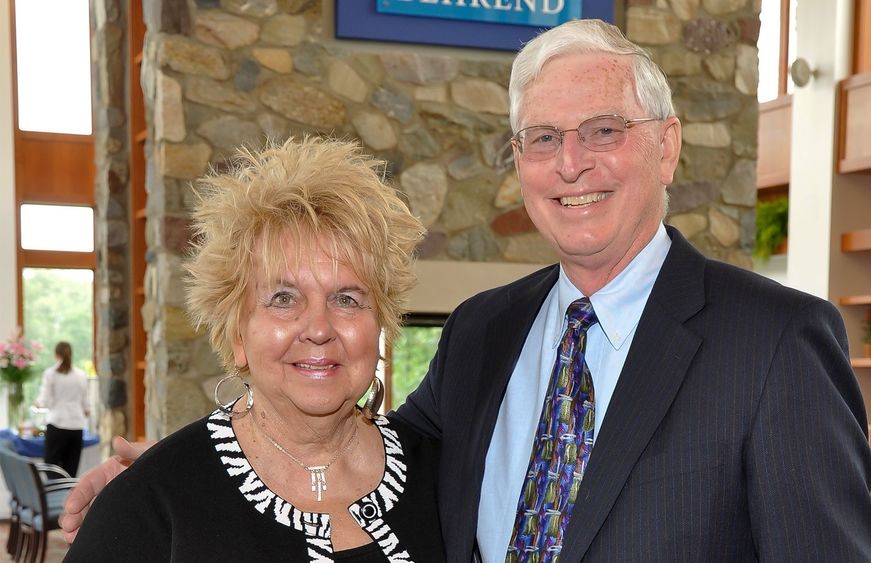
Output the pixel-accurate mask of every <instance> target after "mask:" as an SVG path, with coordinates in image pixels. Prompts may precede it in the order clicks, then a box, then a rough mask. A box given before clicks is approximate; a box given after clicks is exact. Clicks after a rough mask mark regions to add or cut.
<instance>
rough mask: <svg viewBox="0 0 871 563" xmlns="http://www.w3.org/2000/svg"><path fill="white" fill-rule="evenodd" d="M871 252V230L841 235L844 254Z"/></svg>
mask: <svg viewBox="0 0 871 563" xmlns="http://www.w3.org/2000/svg"><path fill="white" fill-rule="evenodd" d="M863 250H871V229H862V230H858V231H849V232H846V233H844V234H842V235H841V251H842V252H860V251H863Z"/></svg>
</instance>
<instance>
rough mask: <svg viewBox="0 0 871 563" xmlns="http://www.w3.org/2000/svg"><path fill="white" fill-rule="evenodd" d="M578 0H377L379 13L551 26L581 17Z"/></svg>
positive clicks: (579, 0)
mask: <svg viewBox="0 0 871 563" xmlns="http://www.w3.org/2000/svg"><path fill="white" fill-rule="evenodd" d="M581 6H582V0H378V3H377V5H376V9H377V10H378V12H380V13H383V14H402V15H406V16H422V17H428V18H447V19H453V20H466V21H483V22H492V23H501V24H516V25H529V26H533V27H554V26H557V25H559V24H561V23H563V22H567V21H569V20H576V19H579V18H580V17H581Z"/></svg>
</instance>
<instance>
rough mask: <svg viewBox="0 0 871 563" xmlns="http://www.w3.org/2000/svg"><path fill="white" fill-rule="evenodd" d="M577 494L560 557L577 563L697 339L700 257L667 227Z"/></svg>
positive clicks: (655, 423) (661, 411) (670, 395)
mask: <svg viewBox="0 0 871 563" xmlns="http://www.w3.org/2000/svg"><path fill="white" fill-rule="evenodd" d="M668 232H669V235H670V236H671V237H672V246H671V249H670V250H669V253H668V256H667V257H666V260H665V262H664V264H663V266H662V269H661V270H660V273H659V276H658V278H657V280H656V283H655V284H654V287H653V290H652V292H651V294H650V298H649V299H648V301H647V304H646V306H645V308H644V313H643V314H642V315H641V320H640V321H639V324H638V329H637V330H636V333H635V337H634V339H633V341H632V347H631V348H630V350H629V355H628V357H627V358H626V363H625V364H624V366H623V371H622V372H621V373H620V379H619V381H618V382H617V387H616V388H615V390H614V394H613V396H612V398H611V402H610V403H609V405H608V412H607V414H606V415H605V420H604V421H603V423H602V428H601V431H600V432H599V434H598V437H597V438H596V445H595V447H594V448H593V451H592V453H591V455H590V461H589V464H588V466H587V469H586V472H585V474H584V479H583V481H582V482H581V488H580V490H579V491H578V497H577V500H576V502H575V507H574V509H573V517H572V519H571V522H570V523H569V528H568V530H567V531H566V535H565V540H564V543H563V549H562V554H561V556H560V559H562V560H565V561H580V560H581V559H582V558H583V556H584V554H585V553H586V552H587V550H588V549H589V547H590V544H591V543H592V542H593V540H594V539H595V537H596V534H597V533H598V532H599V529H600V528H601V527H602V525H603V523H604V522H605V519H606V518H607V517H608V514H609V513H610V511H611V508H612V507H613V505H614V503H615V501H616V500H617V497H618V496H619V494H620V491H622V490H623V487H624V485H625V484H626V481H627V479H628V478H629V475H630V473H631V471H632V468H633V467H634V466H635V463H636V461H637V460H638V458H639V456H640V455H641V453H642V452H643V451H644V448H645V447H646V446H647V444H648V442H649V441H650V438H651V437H652V436H653V433H654V432H655V431H656V429H657V428H658V427H659V425H660V423H661V422H662V419H663V417H664V416H665V413H666V412H667V411H668V409H669V407H670V406H671V403H672V401H673V400H674V397H675V395H676V394H677V392H678V389H679V388H680V386H681V383H682V382H683V380H684V377H685V375H686V372H687V369H688V367H689V365H690V363H691V362H692V359H693V357H694V355H695V353H696V351H697V350H698V348H699V346H700V345H701V338H700V337H699V336H698V335H696V334H694V333H692V332H690V331H689V330H687V329H686V328H685V327H684V326H683V324H684V322H685V321H686V320H687V319H689V318H690V317H691V316H692V315H694V314H695V313H697V312H698V311H699V310H700V309H701V308H702V307H703V306H704V281H703V280H704V267H705V259H704V257H703V256H702V255H701V254H699V253H698V252H697V251H696V250H695V249H693V248H692V247H691V246H690V244H689V243H688V242H687V241H686V240H685V239H684V238H683V237H682V236H681V235H680V234H679V233H678V232H677V231H675V230H674V229H672V228H670V227H669V228H668Z"/></svg>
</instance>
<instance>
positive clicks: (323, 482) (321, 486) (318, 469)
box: [252, 418, 359, 502]
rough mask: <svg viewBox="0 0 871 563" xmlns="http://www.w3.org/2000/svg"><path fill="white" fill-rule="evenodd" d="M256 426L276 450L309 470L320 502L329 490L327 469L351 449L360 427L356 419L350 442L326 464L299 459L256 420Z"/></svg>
mask: <svg viewBox="0 0 871 563" xmlns="http://www.w3.org/2000/svg"><path fill="white" fill-rule="evenodd" d="M253 420H254V419H253V418H252V421H253ZM254 426H256V427H257V429H258V430H260V432H261V433H262V434H263V436H264V437H265V438H266V439H267V440H268V441H269V443H270V444H272V445H273V446H275V449H276V450H278V451H280V452H281V453H283V454H284V455H286V456H287V457H289V458H290V459H291V460H292V461H293V462H294V463H296V464H297V465H299V466H300V467H302V468H303V469H305V470H306V471H308V472H309V475H310V476H311V484H312V492H313V493H316V494H317V499H318V502H320V501H321V498H323V493H324V491H326V490H327V469H329V468H330V466H331V465H332V464H333V463H334V462H335V461H336V460H337V459H339V458H340V457H341V456H342V454H344V453H345V452H347V451H348V450H349V449H351V445H352V444H353V443H354V438H356V437H357V429H358V428H359V426H357V423H356V421H355V422H354V432H353V433H352V434H351V439H350V440H348V443H347V444H345V446H344V447H343V448H342V449H340V450H339V451H338V452H336V455H334V456H333V459H331V460H330V461H328V462H327V463H325V464H324V465H306V464H304V463H303V462H301V461H300V460H298V459H297V458H296V457H294V455H293V454H292V453H290V452H289V451H287V450H286V449H284V447H283V446H282V445H281V444H279V443H278V442H276V441H275V440H274V439H273V438H272V436H270V435H269V434H267V433H266V431H265V430H263V429H262V428H260V426H259V425H258V424H257V423H256V422H254Z"/></svg>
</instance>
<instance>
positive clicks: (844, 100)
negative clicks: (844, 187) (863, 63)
mask: <svg viewBox="0 0 871 563" xmlns="http://www.w3.org/2000/svg"><path fill="white" fill-rule="evenodd" d="M869 130H871V72H865V73H863V74H856V75H853V76H849V77H847V78H845V79H843V80H841V82H840V83H839V87H838V172H840V173H842V174H846V173H851V172H863V171H864V172H867V171H871V135H868V131H869Z"/></svg>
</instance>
